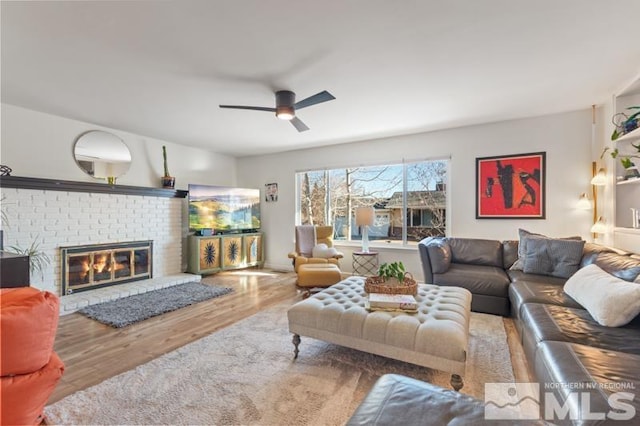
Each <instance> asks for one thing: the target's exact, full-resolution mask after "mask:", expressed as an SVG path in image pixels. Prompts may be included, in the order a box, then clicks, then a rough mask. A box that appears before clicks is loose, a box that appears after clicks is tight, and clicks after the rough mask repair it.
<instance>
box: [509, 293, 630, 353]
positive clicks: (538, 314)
mask: <svg viewBox="0 0 640 426" xmlns="http://www.w3.org/2000/svg"><path fill="white" fill-rule="evenodd" d="M520 317H521V319H522V322H523V324H526V326H525V329H524V335H523V341H529V345H528V346H529V347H526V346H527V344H526V343H525V351H530V350H531V346H535V345H537V344H538V343H539V342H542V341H550V340H554V341H558V342H569V343H579V344H583V345H588V346H593V347H595V348H601V349H607V350H613V351H620V352H626V353H635V354H638V353H640V317H637V318H635V319H634V320H633V321H631V322H630V323H629V324H627V325H625V326H622V327H617V328H611V327H605V326H603V325H600V324H598V323H597V322H595V321H594V320H593V318H591V315H589V312H587V311H586V310H584V309H577V308H569V307H565V306H556V305H546V304H541V303H525V304H524V305H522V306H521V308H520ZM533 350H534V351H535V347H534V348H533ZM528 359H533V358H532V357H528Z"/></svg>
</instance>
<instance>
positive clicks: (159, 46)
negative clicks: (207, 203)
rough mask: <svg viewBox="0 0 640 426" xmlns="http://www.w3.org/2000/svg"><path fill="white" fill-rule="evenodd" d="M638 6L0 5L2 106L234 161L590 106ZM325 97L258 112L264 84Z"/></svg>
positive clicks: (426, 2) (616, 67)
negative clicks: (299, 126)
mask: <svg viewBox="0 0 640 426" xmlns="http://www.w3.org/2000/svg"><path fill="white" fill-rule="evenodd" d="M639 17H640V1H639V0H616V1H615V2H613V1H604V0H535V1H531V0H449V1H444V0H422V1H417V0H414V1H387V0H325V1H317V0H297V1H291V0H288V1H284V0H268V1H266V0H236V1H222V0H220V1H213V0H211V1H165V2H153V1H140V2H121V1H113V2H93V1H91V2H81V1H80V2H75V1H74V2H54V1H51V2H10V1H2V3H1V20H2V22H1V24H2V28H1V37H2V40H1V42H2V51H1V54H2V63H1V65H2V70H1V71H2V93H1V95H2V102H4V103H9V104H14V105H18V106H22V107H26V108H30V109H34V110H38V111H43V112H47V113H51V114H55V115H60V116H64V117H69V118H72V119H76V120H81V121H87V122H91V123H95V124H98V125H102V126H107V127H112V128H116V129H121V130H125V131H128V132H132V133H136V134H140V135H146V136H149V137H154V138H159V139H163V140H167V141H172V142H177V143H181V144H185V145H191V146H196V147H202V148H206V149H209V150H212V151H215V152H220V153H227V154H231V155H237V156H244V155H254V154H263V153H272V152H279V151H285V150H291V149H298V148H305V147H312V146H321V145H328V144H336V143H341V142H347V141H356V140H364V139H372V138H377V137H383V136H390V135H398V134H406V133H415V132H419V131H425V130H434V129H442V128H448V127H456V126H461V125H466V124H476V123H483V122H491V121H499V120H504V119H510V118H518V117H526V116H535V115H543V114H550V113H557V112H563V111H570V110H577V109H582V108H589V107H590V105H591V104H593V103H602V102H606V101H607V100H609V99H610V96H611V94H612V93H613V92H615V91H616V90H618V89H620V88H621V86H623V85H624V84H625V83H627V82H628V81H630V80H631V79H632V78H633V77H635V76H636V75H637V74H638V72H639V71H640V43H638V28H639V27H640V26H639V25H638V23H639V22H640V18H639ZM280 89H288V90H292V91H294V92H296V93H297V95H298V100H300V99H302V98H306V97H307V96H310V95H313V94H315V93H317V92H320V91H322V90H325V89H326V90H328V91H329V92H331V93H332V94H333V95H334V96H335V97H336V98H337V99H336V100H334V101H331V102H327V103H323V104H320V105H316V106H313V107H309V108H306V109H303V110H300V111H298V117H299V118H300V119H301V120H303V121H304V122H305V123H306V124H307V125H308V126H309V127H310V128H311V130H310V131H308V132H304V133H298V132H297V131H296V130H295V129H294V127H293V126H292V125H291V124H290V123H287V122H283V121H281V120H278V119H277V118H276V117H275V116H274V115H273V114H271V113H268V112H257V111H242V110H228V109H220V108H218V105H219V104H240V105H258V106H267V107H272V106H274V105H273V104H274V95H273V92H275V91H276V90H280Z"/></svg>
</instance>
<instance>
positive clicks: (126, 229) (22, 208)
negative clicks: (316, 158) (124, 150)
mask: <svg viewBox="0 0 640 426" xmlns="http://www.w3.org/2000/svg"><path fill="white" fill-rule="evenodd" d="M1 108H2V109H1V114H2V116H1V124H2V129H1V135H2V139H1V141H0V164H4V165H7V166H9V167H11V168H12V169H13V172H12V175H13V176H19V177H39V178H48V179H61V180H70V181H86V182H100V181H99V180H97V179H94V178H92V177H91V176H89V175H87V174H85V173H84V172H83V171H81V170H80V168H79V167H78V166H77V165H76V162H75V160H74V158H73V145H74V143H75V140H76V139H77V138H78V136H79V135H81V134H82V133H84V132H86V131H88V130H105V131H108V132H111V133H113V134H115V135H118V136H119V137H120V138H122V140H123V141H124V142H125V144H126V145H127V146H128V147H129V149H130V151H131V156H132V163H131V168H130V169H129V171H128V172H127V173H126V175H124V176H122V177H120V178H118V180H117V183H118V184H122V185H132V186H142V187H155V188H159V187H161V184H160V177H161V176H162V175H163V174H164V170H163V160H162V145H166V146H167V151H168V160H169V161H168V162H169V172H170V173H171V174H172V175H173V176H175V177H176V188H177V189H186V188H187V185H188V184H189V183H199V184H212V185H231V186H233V185H235V184H236V159H235V157H230V156H227V155H222V154H217V153H214V152H209V151H206V150H202V149H197V148H191V147H187V146H184V145H180V144H178V143H175V142H168V141H161V140H158V139H154V138H150V137H146V136H140V135H136V134H132V133H128V132H124V131H121V130H118V129H110V128H105V127H102V126H97V125H94V124H90V123H84V122H80V121H76V120H71V119H68V118H64V117H59V116H54V115H50V114H44V113H41V112H37V111H33V110H28V109H25V108H20V107H16V106H13V105H8V104H2V106H1ZM105 184H106V182H105ZM2 195H3V196H4V197H5V201H4V203H6V204H5V205H4V206H3V210H5V211H7V212H8V216H9V225H8V226H2V228H3V229H4V231H5V232H4V238H5V241H4V242H5V245H6V246H7V247H9V246H12V245H18V246H20V247H21V248H26V247H29V246H30V245H31V243H32V242H34V241H35V242H38V243H39V245H40V249H41V250H42V251H43V252H44V253H46V254H47V255H48V256H49V258H50V259H51V264H50V265H49V266H48V267H47V268H45V271H44V275H43V276H38V275H37V274H36V275H34V276H32V285H33V286H35V287H38V288H42V289H46V290H51V291H56V289H59V287H60V268H59V264H60V259H59V252H58V249H59V247H60V246H65V245H76V244H93V243H111V242H121V241H133V240H144V239H150V240H154V244H155V247H154V276H156V277H158V276H165V275H171V274H173V273H176V272H179V271H181V270H184V268H185V267H186V244H185V241H186V234H187V231H188V225H187V222H186V221H187V219H186V218H187V214H186V211H187V203H186V201H185V200H184V199H169V198H158V197H148V196H129V195H126V196H125V195H112V194H83V193H70V192H58V191H31V190H15V189H11V188H2Z"/></svg>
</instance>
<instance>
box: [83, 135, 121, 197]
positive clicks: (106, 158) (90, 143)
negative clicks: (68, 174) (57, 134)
mask: <svg viewBox="0 0 640 426" xmlns="http://www.w3.org/2000/svg"><path fill="white" fill-rule="evenodd" d="M73 158H74V159H75V160H76V164H77V165H78V167H79V168H80V169H81V170H82V171H83V172H85V173H86V174H88V175H89V176H91V177H93V178H96V179H105V180H106V181H107V183H108V184H109V185H115V183H116V178H118V177H120V176H122V175H124V174H125V173H127V171H129V168H130V167H131V151H129V147H127V145H126V144H125V143H124V141H123V140H122V139H121V138H120V137H119V136H116V135H114V134H112V133H108V132H104V131H102V130H90V131H88V132H85V133H83V134H81V135H80V136H79V137H78V139H76V142H75V145H74V147H73Z"/></svg>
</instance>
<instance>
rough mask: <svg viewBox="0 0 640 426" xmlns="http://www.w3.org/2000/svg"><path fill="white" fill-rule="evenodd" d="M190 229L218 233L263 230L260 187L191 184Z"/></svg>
mask: <svg viewBox="0 0 640 426" xmlns="http://www.w3.org/2000/svg"><path fill="white" fill-rule="evenodd" d="M189 229H190V230H191V231H199V230H201V229H212V230H213V231H214V232H216V233H224V232H242V231H251V230H258V229H260V190H259V189H250V188H233V187H227V186H211V185H194V184H189Z"/></svg>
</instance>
